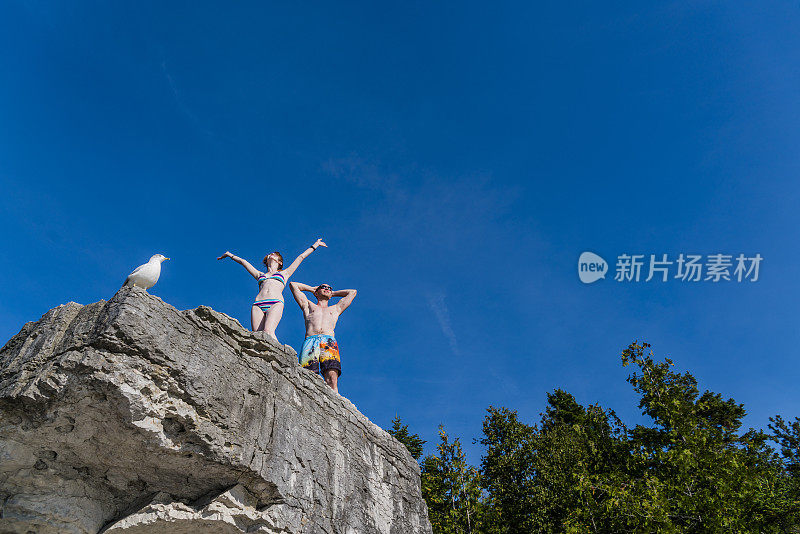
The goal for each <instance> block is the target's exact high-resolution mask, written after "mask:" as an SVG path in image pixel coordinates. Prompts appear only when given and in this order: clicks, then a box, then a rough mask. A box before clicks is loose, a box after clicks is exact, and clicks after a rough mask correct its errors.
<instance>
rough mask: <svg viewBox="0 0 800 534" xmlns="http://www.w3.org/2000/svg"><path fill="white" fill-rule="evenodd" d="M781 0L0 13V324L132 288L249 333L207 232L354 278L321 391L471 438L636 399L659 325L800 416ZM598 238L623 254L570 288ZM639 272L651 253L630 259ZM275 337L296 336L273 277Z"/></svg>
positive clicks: (793, 161) (624, 412)
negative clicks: (664, 257) (715, 259)
mask: <svg viewBox="0 0 800 534" xmlns="http://www.w3.org/2000/svg"><path fill="white" fill-rule="evenodd" d="M798 27H800V7H798V4H797V2H789V1H783V0H778V1H775V2H766V3H765V2H697V1H693V2H689V1H678V2H640V1H636V2H616V3H612V4H608V3H604V4H602V5H601V4H598V3H597V2H546V3H544V2H535V3H534V2H514V3H486V2H459V3H449V4H448V3H431V2H403V3H401V4H387V3H386V2H359V3H356V2H337V3H330V2H303V3H297V2H289V3H287V2H276V3H267V2H252V3H247V4H245V3H234V4H231V3H227V2H226V3H210V2H168V3H164V2H135V3H129V4H122V3H119V2H112V3H107V2H40V1H24V2H19V1H10V2H3V3H2V5H0V47H1V48H2V50H3V51H4V53H3V54H0V191H1V192H2V195H0V207H1V210H0V224H1V225H2V228H3V231H2V233H1V234H0V235H2V241H0V243H2V247H3V252H4V253H3V254H2V255H0V276H2V284H0V338H1V339H0V342H5V340H7V339H8V338H10V337H11V336H13V335H14V334H15V333H17V332H18V331H19V329H20V328H21V327H22V325H23V324H24V323H25V322H26V321H30V320H35V319H38V318H39V317H40V316H41V315H42V314H43V313H44V312H46V311H47V310H48V309H50V308H52V307H54V306H57V305H59V304H61V303H64V302H67V301H77V302H80V303H84V304H86V303H89V302H94V301H97V300H100V299H108V298H111V296H113V294H114V293H115V291H116V290H117V289H118V287H119V286H120V285H121V284H122V282H123V280H124V279H125V276H126V275H127V274H128V273H129V272H130V271H131V270H132V269H133V268H134V267H136V266H137V265H139V264H141V263H143V262H145V261H146V260H147V259H148V258H149V257H150V256H151V255H152V254H154V253H156V252H160V253H163V254H165V255H167V256H169V257H171V258H172V260H171V261H168V262H166V263H165V264H164V269H163V272H162V277H161V280H160V281H159V282H158V285H157V286H155V287H154V288H153V289H152V290H151V293H153V294H155V295H157V296H159V297H161V298H162V299H164V300H165V301H166V302H169V303H170V304H172V305H174V306H176V307H178V308H180V309H186V308H193V307H196V306H199V305H208V306H211V307H213V308H214V309H216V310H218V311H221V312H224V313H227V314H229V315H231V316H233V317H235V318H237V319H238V320H239V321H240V322H241V323H242V324H243V325H246V326H249V309H250V304H251V303H252V300H253V298H254V296H255V293H256V290H257V286H256V283H255V281H254V280H253V279H252V278H251V277H250V276H249V275H248V274H247V273H246V272H245V271H244V270H243V269H242V268H241V267H239V266H238V265H236V264H235V263H233V262H231V261H230V260H227V261H225V262H217V261H216V260H215V258H216V256H218V255H219V254H221V253H222V252H224V251H225V250H231V251H232V252H234V253H235V254H238V255H240V256H243V257H245V258H248V259H250V260H251V261H253V262H254V263H257V262H258V261H259V260H260V259H261V258H262V257H263V256H264V254H265V253H267V252H270V251H272V250H275V249H277V250H280V251H281V252H282V253H283V254H284V256H285V257H286V258H287V260H288V261H291V259H292V258H293V257H294V256H295V255H297V254H299V253H300V252H302V251H303V250H304V249H305V248H306V247H307V246H308V245H310V244H311V243H312V242H313V241H314V240H315V239H316V238H317V237H323V238H324V239H325V240H326V241H327V243H328V244H329V248H328V249H323V250H320V251H318V252H316V253H314V254H313V255H312V256H311V257H309V258H308V259H307V260H306V261H305V263H303V265H302V266H301V267H300V268H299V269H298V271H297V273H296V275H295V277H294V280H297V281H301V282H307V283H311V284H318V283H321V282H329V283H330V284H332V285H333V286H334V288H356V289H358V297H357V298H356V300H355V301H354V303H353V305H352V306H351V307H350V308H349V309H348V310H347V311H346V312H345V314H344V315H343V316H342V318H341V320H340V322H339V325H338V327H337V338H338V340H339V345H340V348H341V353H342V365H343V374H342V377H341V382H340V389H341V392H342V393H343V394H344V395H345V396H346V397H348V398H350V399H351V400H352V401H353V402H354V403H355V404H356V405H357V406H358V408H359V409H360V410H361V411H362V412H363V413H364V414H366V415H367V416H368V417H370V418H371V419H372V420H373V421H374V422H375V423H377V424H378V425H381V426H383V427H387V426H388V425H389V422H390V420H391V419H392V417H394V415H395V414H399V415H400V416H401V417H402V418H403V419H404V420H405V421H406V422H407V423H409V424H410V428H411V430H412V431H415V432H419V433H420V434H421V435H422V437H423V438H424V439H427V440H428V441H429V443H428V445H427V447H426V451H427V452H430V451H431V450H432V444H433V443H434V442H435V441H436V428H437V425H438V424H439V423H444V424H445V426H446V428H447V429H448V431H449V432H450V433H451V434H453V435H455V436H459V437H461V438H462V441H463V442H464V443H465V446H466V448H467V450H468V452H469V458H470V460H471V461H472V462H474V463H477V462H478V461H479V456H480V447H479V446H477V445H474V444H472V440H473V438H477V437H479V436H480V427H481V422H482V420H483V417H484V413H485V409H486V408H487V407H488V406H489V405H495V406H507V407H509V408H512V409H516V410H518V411H519V412H520V415H521V417H522V419H523V420H525V421H528V422H534V421H536V420H538V417H539V413H540V412H541V411H542V410H543V408H544V402H545V393H546V392H547V391H552V390H553V389H554V388H556V387H560V388H563V389H565V390H567V391H569V392H571V393H573V394H574V395H575V396H576V398H577V399H578V401H580V402H582V403H584V404H588V403H595V402H599V403H601V404H602V405H603V406H606V407H611V408H614V409H615V410H617V412H618V413H619V414H620V415H621V417H622V418H623V419H624V420H625V421H626V422H628V423H636V422H638V421H641V420H642V419H641V416H640V414H639V410H638V409H637V407H636V402H637V401H636V397H635V396H634V394H633V392H632V390H631V388H630V386H629V385H628V384H627V383H626V382H625V377H626V376H627V374H628V371H629V370H628V369H623V368H622V367H621V365H620V358H619V355H620V353H621V351H622V349H623V348H625V347H626V346H627V345H628V344H629V343H630V342H632V341H634V340H637V339H638V340H646V341H648V342H650V343H652V344H653V347H654V350H655V351H656V354H657V355H659V356H669V357H671V358H672V359H673V360H675V362H676V365H677V368H678V369H681V370H689V371H691V372H692V373H694V374H695V375H696V376H697V377H698V379H699V380H700V386H701V388H709V389H712V390H714V391H716V392H719V393H722V394H723V395H725V396H730V397H733V398H734V399H736V400H737V401H738V402H742V403H744V404H745V407H746V409H747V411H748V414H749V415H748V417H747V419H746V424H747V425H748V426H753V427H757V428H766V425H767V419H768V417H769V416H771V415H775V414H783V415H784V416H788V417H794V416H797V415H800V388H798V387H797V384H798V379H800V363H798V353H797V347H798V345H800V329H798V328H797V323H798V317H800V305H799V304H798V301H799V300H800V290H798V282H797V271H796V267H797V266H798V264H800V253H798V247H797V244H798V237H799V236H798V226H799V225H800V215H798V206H800V202H799V200H800V199H799V198H798V197H799V196H800V182H799V181H798V170H800V151H799V150H798V144H799V143H800V98H798V94H800V93H799V92H798V90H799V89H800V32H798V31H797V29H798ZM584 251H592V252H595V253H597V254H599V255H600V256H602V257H603V258H605V259H606V260H607V261H608V263H609V268H610V269H611V270H612V273H611V274H610V275H609V276H607V277H606V278H605V279H604V280H599V281H597V282H595V283H593V284H589V285H587V284H583V283H581V282H580V280H579V278H578V273H577V261H578V256H579V255H580V254H581V253H582V252H584ZM680 253H684V254H700V255H703V256H704V257H705V256H706V255H709V254H716V253H722V254H730V255H733V256H736V255H738V254H745V255H747V256H753V255H755V254H760V255H761V256H762V257H763V258H764V259H763V262H762V263H761V265H760V272H759V279H758V281H757V282H750V281H743V282H741V283H739V282H735V281H731V282H721V283H716V284H715V283H712V282H710V281H707V282H706V281H700V282H696V283H689V282H683V281H681V280H676V279H670V281H668V282H658V281H655V280H652V281H650V282H644V281H643V280H642V281H640V282H617V281H614V279H613V269H614V264H615V263H616V259H617V257H618V256H619V255H621V254H644V255H646V256H647V257H648V258H649V255H650V254H657V255H659V256H660V255H661V254H668V255H669V258H671V259H675V258H676V257H677V255H678V254H680ZM645 268H646V267H645ZM284 298H285V299H286V301H287V306H286V311H285V313H284V318H283V321H282V322H281V324H280V326H279V327H278V331H277V334H278V337H279V339H280V340H281V341H283V342H285V343H288V344H290V345H292V346H293V347H295V348H299V347H300V345H301V343H302V339H303V321H302V315H301V313H300V310H299V308H298V307H297V306H296V305H295V303H294V301H293V300H292V298H291V294H290V293H289V291H288V290H287V291H285V292H284Z"/></svg>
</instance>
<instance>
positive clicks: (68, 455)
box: [0, 288, 431, 534]
mask: <svg viewBox="0 0 800 534" xmlns="http://www.w3.org/2000/svg"><path fill="white" fill-rule="evenodd" d="M296 361H297V359H296V354H295V352H294V351H293V350H292V349H291V347H288V346H282V345H278V344H277V343H274V342H272V341H271V340H269V339H268V338H266V337H265V336H264V335H263V334H261V333H254V332H250V331H247V330H245V329H244V328H242V327H241V325H240V324H239V323H238V322H237V321H235V320H234V319H232V318H230V317H228V316H226V315H224V314H221V313H218V312H215V311H214V310H212V309H211V308H208V307H205V306H201V307H199V308H197V309H194V310H186V311H178V310H176V309H175V308H173V307H172V306H170V305H168V304H166V303H164V302H163V301H162V300H161V299H159V298H157V297H154V296H152V295H149V294H148V293H146V292H145V291H143V290H140V289H136V288H123V289H121V290H120V292H119V293H117V295H115V296H114V298H113V299H111V300H110V301H108V302H104V301H101V302H97V303H94V304H89V305H87V306H81V305H79V304H75V303H69V304H65V305H62V306H59V307H58V308H54V309H53V310H50V311H49V312H48V313H46V314H45V315H44V316H43V317H42V318H41V319H40V320H39V321H37V322H31V323H28V324H26V325H25V326H24V327H23V328H22V330H21V331H20V333H19V334H17V335H16V336H15V337H14V338H12V339H11V340H10V341H9V342H8V343H7V344H6V346H5V347H3V348H2V349H0V503H2V504H0V532H21V533H27V532H30V531H33V532H37V533H38V532H41V533H51V532H52V533H56V532H58V533H66V532H68V533H80V534H84V533H92V534H94V533H97V532H101V531H102V532H109V533H112V532H113V533H117V532H130V533H156V532H159V533H161V532H175V533H182V532H186V533H190V532H191V533H203V532H215V533H217V532H231V533H239V532H257V533H263V534H273V533H293V534H294V533H323V532H324V533H329V534H334V533H342V534H356V533H359V534H360V533H371V532H376V533H381V534H409V533H421V534H424V533H429V532H431V530H430V525H429V523H428V519H427V509H426V507H425V503H424V501H423V500H422V498H421V496H420V488H419V466H418V464H417V463H416V462H415V461H414V459H413V458H411V456H410V455H409V454H408V451H407V450H406V449H405V447H403V445H402V444H400V443H399V442H397V441H396V440H395V439H394V438H392V437H391V436H389V435H388V434H387V433H386V432H384V431H383V430H382V429H380V428H379V427H377V426H376V425H374V424H373V423H371V422H370V421H369V420H368V419H367V418H366V417H365V416H363V415H362V414H361V413H360V412H359V411H358V410H357V409H356V408H355V406H353V404H352V403H350V402H349V401H348V400H347V399H345V398H343V397H340V396H338V395H336V394H335V393H333V392H332V391H331V390H330V389H329V388H328V387H327V386H325V385H324V383H323V382H322V381H321V380H320V379H319V378H318V377H316V376H315V375H314V374H312V373H310V372H309V371H306V370H304V369H302V368H300V367H299V366H298V365H297V363H296Z"/></svg>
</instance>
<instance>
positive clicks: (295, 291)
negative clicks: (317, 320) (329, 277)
mask: <svg viewBox="0 0 800 534" xmlns="http://www.w3.org/2000/svg"><path fill="white" fill-rule="evenodd" d="M289 289H290V290H291V292H292V296H293V297H294V300H296V301H297V305H298V306H300V309H301V310H306V309H308V299H307V298H306V296H305V295H303V291H314V288H313V287H311V286H310V285H308V284H301V283H300V282H289Z"/></svg>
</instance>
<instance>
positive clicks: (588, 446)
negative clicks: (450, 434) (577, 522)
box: [481, 389, 628, 534]
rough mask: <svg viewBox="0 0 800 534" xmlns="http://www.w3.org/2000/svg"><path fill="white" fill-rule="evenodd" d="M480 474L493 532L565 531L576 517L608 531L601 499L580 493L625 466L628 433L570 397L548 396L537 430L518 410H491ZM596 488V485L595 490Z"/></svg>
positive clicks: (608, 416)
mask: <svg viewBox="0 0 800 534" xmlns="http://www.w3.org/2000/svg"><path fill="white" fill-rule="evenodd" d="M483 431H484V437H483V439H482V440H481V443H482V444H484V445H485V446H486V447H487V450H486V455H485V456H484V457H483V459H482V463H481V476H482V481H483V485H484V487H485V488H486V491H487V495H488V498H487V506H488V508H489V510H488V511H487V512H486V515H487V517H492V521H491V522H490V523H491V524H493V525H495V527H494V530H493V531H494V532H499V533H509V534H510V533H517V532H554V533H555V532H564V529H565V525H566V524H567V522H568V520H569V518H570V517H572V516H573V515H575V514H576V512H577V511H582V512H583V514H584V515H585V516H586V518H587V521H588V522H589V523H591V525H590V526H591V527H592V529H593V530H594V531H598V529H600V530H601V531H608V530H607V529H603V527H604V524H603V518H602V516H603V514H602V502H601V501H602V497H603V494H602V493H600V492H598V493H596V494H595V493H593V492H588V493H584V492H582V491H581V488H582V486H581V483H582V482H585V485H587V486H589V485H592V483H593V482H594V481H596V479H597V478H598V477H600V476H604V475H607V474H609V473H612V472H615V470H618V469H619V467H620V466H624V465H625V461H626V458H627V456H628V449H627V442H626V432H625V428H624V426H623V425H622V423H621V421H619V419H618V418H617V417H616V415H614V413H613V412H612V411H610V410H608V411H606V410H603V409H602V408H601V407H599V406H589V407H588V408H584V407H583V406H581V405H580V404H578V403H577V402H576V401H575V398H574V397H573V396H572V395H570V394H569V393H567V392H565V391H563V390H560V389H557V390H555V391H554V392H553V393H552V394H550V393H548V395H547V407H546V409H545V413H544V414H542V420H541V423H540V425H539V426H529V425H526V424H524V423H522V422H520V421H519V420H518V419H517V414H516V412H513V411H510V410H508V409H505V408H500V409H497V408H489V413H488V415H487V416H486V419H485V420H484V426H483ZM595 485H596V484H595Z"/></svg>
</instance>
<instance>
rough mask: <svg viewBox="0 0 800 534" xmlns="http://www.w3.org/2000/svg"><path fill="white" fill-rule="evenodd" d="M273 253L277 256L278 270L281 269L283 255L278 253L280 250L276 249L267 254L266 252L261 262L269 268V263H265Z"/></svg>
mask: <svg viewBox="0 0 800 534" xmlns="http://www.w3.org/2000/svg"><path fill="white" fill-rule="evenodd" d="M273 254H274V255H275V256H277V257H278V270H281V269H283V256H281V253H280V252H278V251H277V250H276V251H274V252H270V253H269V254H267V255H266V256H264V262H263V263H264V267H266V268H267V269H269V265H267V259H268V258H269V257H270V256H272V255H273Z"/></svg>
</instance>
